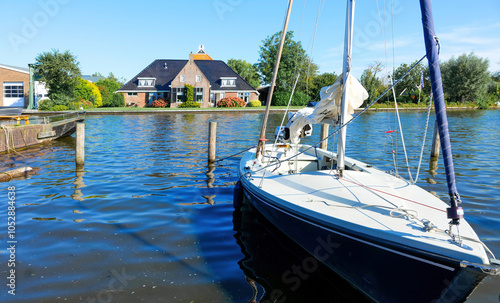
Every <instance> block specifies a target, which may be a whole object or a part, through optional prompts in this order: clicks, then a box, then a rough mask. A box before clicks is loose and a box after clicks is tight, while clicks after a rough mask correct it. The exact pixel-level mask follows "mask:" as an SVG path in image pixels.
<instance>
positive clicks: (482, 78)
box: [441, 52, 491, 103]
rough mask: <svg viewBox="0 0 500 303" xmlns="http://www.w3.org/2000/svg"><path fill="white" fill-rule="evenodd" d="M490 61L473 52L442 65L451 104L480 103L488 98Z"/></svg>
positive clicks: (445, 89)
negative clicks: (482, 99)
mask: <svg viewBox="0 0 500 303" xmlns="http://www.w3.org/2000/svg"><path fill="white" fill-rule="evenodd" d="M488 67H489V61H488V59H483V58H480V57H478V56H476V55H475V54H474V52H471V53H470V54H468V55H466V54H465V53H464V54H462V55H460V56H459V57H458V58H456V59H455V57H451V59H450V60H448V61H447V62H444V63H442V64H441V74H442V77H443V90H444V94H445V96H447V98H448V101H449V102H461V103H463V102H465V101H479V100H480V99H481V98H484V97H485V96H486V92H487V89H488V84H489V82H490V81H491V76H490V74H489V72H488Z"/></svg>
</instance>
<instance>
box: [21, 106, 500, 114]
mask: <svg viewBox="0 0 500 303" xmlns="http://www.w3.org/2000/svg"><path fill="white" fill-rule="evenodd" d="M427 109H428V108H427V107H413V108H412V107H410V108H404V107H403V108H398V110H399V111H427ZM496 109H500V107H498V106H497V107H492V108H490V110H496ZM297 110H298V109H297V108H292V109H289V111H291V112H294V111H297ZM362 110H363V108H358V109H355V112H360V111H362ZM395 110H396V109H395V108H393V107H384V108H369V109H368V111H395ZM431 110H432V111H434V108H432V109H431ZM447 110H478V109H477V108H470V107H447ZM285 111H286V109H285V108H275V109H273V108H271V109H270V112H285ZM72 112H75V111H38V110H28V109H24V110H23V112H22V113H23V114H27V115H62V114H68V113H72ZM84 112H85V114H86V115H144V114H198V113H200V114H206V113H228V112H229V113H263V112H265V108H258V109H252V108H224V109H214V108H211V109H138V110H119V108H117V110H90V111H88V110H87V111H84Z"/></svg>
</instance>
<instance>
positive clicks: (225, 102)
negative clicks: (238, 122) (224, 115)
mask: <svg viewBox="0 0 500 303" xmlns="http://www.w3.org/2000/svg"><path fill="white" fill-rule="evenodd" d="M245 105H246V102H245V101H244V100H242V99H241V98H238V97H226V98H224V99H221V100H220V101H219V102H217V106H218V107H245Z"/></svg>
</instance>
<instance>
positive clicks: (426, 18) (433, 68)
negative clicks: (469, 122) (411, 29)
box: [420, 0, 463, 225]
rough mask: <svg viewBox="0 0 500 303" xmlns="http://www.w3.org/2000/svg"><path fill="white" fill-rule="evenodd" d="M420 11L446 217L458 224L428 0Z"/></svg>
mask: <svg viewBox="0 0 500 303" xmlns="http://www.w3.org/2000/svg"><path fill="white" fill-rule="evenodd" d="M420 9H421V11H422V25H423V28H424V40H425V49H426V54H427V61H428V62H429V72H430V78H431V86H432V95H433V96H434V108H435V111H436V121H437V126H438V131H439V137H440V142H441V150H442V153H443V160H444V168H445V171H446V181H447V183H448V193H449V195H450V204H451V207H450V208H448V209H447V214H448V218H449V219H452V221H451V222H450V224H455V225H458V224H459V222H460V218H463V209H462V208H461V207H458V203H460V195H459V194H458V191H457V187H456V184H455V168H454V166H453V157H452V154H451V144H450V134H449V132H448V118H447V117H446V105H445V102H444V94H443V83H442V79H441V68H440V67H439V53H438V47H437V46H438V43H437V37H436V33H435V32H434V18H433V16H432V5H431V1H430V0H420Z"/></svg>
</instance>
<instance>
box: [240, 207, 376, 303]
mask: <svg viewBox="0 0 500 303" xmlns="http://www.w3.org/2000/svg"><path fill="white" fill-rule="evenodd" d="M233 225H234V230H235V231H236V234H235V235H234V237H235V238H236V242H237V243H238V245H239V246H240V247H241V252H242V253H243V254H244V255H245V256H244V258H243V259H241V260H240V261H239V262H238V265H239V266H240V268H241V270H242V271H243V273H244V276H245V280H246V282H247V283H248V284H249V285H250V288H251V289H252V293H253V294H254V295H253V297H252V298H249V301H248V302H261V303H264V302H287V303H288V302H315V301H317V302H369V300H368V299H367V298H366V297H365V296H364V295H363V294H362V293H360V292H359V291H357V290H356V289H355V288H354V287H352V286H351V285H350V284H349V283H348V282H346V281H345V280H344V279H342V278H341V277H340V276H338V275H337V274H336V273H334V272H333V271H332V270H330V269H329V268H328V267H326V266H325V265H323V264H322V263H321V262H319V261H317V259H314V260H315V261H316V262H315V265H317V266H314V267H311V266H309V265H310V264H309V263H311V260H312V259H311V258H313V257H312V256H311V255H310V254H308V253H307V252H306V251H305V250H303V249H302V248H301V247H300V246H299V245H297V244H296V243H295V242H293V241H292V240H290V239H289V238H288V237H287V236H285V235H284V234H282V233H281V232H280V231H279V230H278V229H276V228H275V227H274V226H273V225H272V224H271V223H269V222H268V221H267V220H266V219H265V218H264V217H262V216H261V215H260V214H259V213H258V212H257V211H256V210H254V209H253V208H252V207H251V206H250V205H249V203H248V201H247V200H246V198H245V200H244V202H243V204H242V207H241V209H240V210H239V211H238V210H236V211H234V213H233ZM255 282H256V283H255ZM257 283H258V284H257ZM258 297H260V298H259V299H257V298H258Z"/></svg>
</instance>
